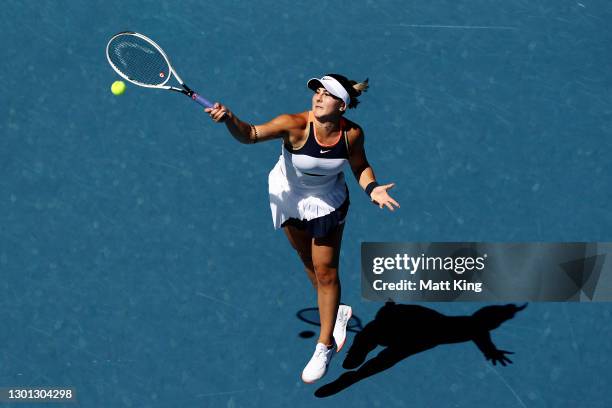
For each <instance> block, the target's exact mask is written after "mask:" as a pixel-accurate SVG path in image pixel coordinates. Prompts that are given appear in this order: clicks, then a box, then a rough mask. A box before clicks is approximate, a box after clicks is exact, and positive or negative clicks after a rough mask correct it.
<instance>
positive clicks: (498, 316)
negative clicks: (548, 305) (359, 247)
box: [314, 302, 527, 398]
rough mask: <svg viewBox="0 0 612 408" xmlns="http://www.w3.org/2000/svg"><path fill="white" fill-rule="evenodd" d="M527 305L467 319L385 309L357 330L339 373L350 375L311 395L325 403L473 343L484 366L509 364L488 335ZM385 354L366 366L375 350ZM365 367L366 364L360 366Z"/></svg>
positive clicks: (496, 309) (411, 307)
mask: <svg viewBox="0 0 612 408" xmlns="http://www.w3.org/2000/svg"><path fill="white" fill-rule="evenodd" d="M525 307H527V304H524V305H522V306H516V305H514V304H508V305H503V306H486V307H483V308H481V309H479V310H477V311H476V312H475V313H473V314H472V315H469V316H446V315H444V314H442V313H439V312H437V311H435V310H433V309H429V308H426V307H423V306H417V305H401V304H395V303H392V302H389V303H386V304H385V305H384V306H383V307H382V308H381V309H380V310H379V311H378V312H377V314H376V317H375V318H374V320H372V321H371V322H369V323H368V324H366V326H365V327H364V328H363V329H362V330H360V331H359V332H358V333H357V335H356V336H355V338H354V340H353V344H352V345H351V346H350V348H349V350H348V352H347V354H346V357H345V359H344V362H343V363H342V367H343V368H345V369H347V370H351V371H347V372H345V373H343V374H342V375H340V377H338V378H337V379H336V380H334V381H332V382H330V383H328V384H325V385H323V386H322V387H320V388H319V389H317V390H316V391H315V393H314V394H315V396H316V397H319V398H325V397H329V396H332V395H335V394H337V393H339V392H341V391H342V390H345V389H347V388H348V387H350V386H351V385H353V384H355V383H357V382H359V381H361V380H363V379H365V378H368V377H371V376H373V375H376V374H378V373H380V372H382V371H384V370H387V369H389V368H391V367H393V366H394V365H396V364H397V363H399V362H400V361H402V360H404V359H405V358H407V357H410V356H412V355H415V354H417V353H421V352H423V351H426V350H429V349H431V348H434V347H436V346H438V345H442V344H453V343H462V342H467V341H473V342H474V343H476V346H477V347H478V348H479V349H480V351H481V352H482V353H483V355H484V357H485V358H486V359H487V360H490V361H491V362H492V363H493V364H494V365H495V364H497V363H500V364H501V365H503V366H506V365H507V364H510V363H512V361H511V360H510V359H509V358H508V357H507V354H513V353H512V352H510V351H506V350H499V349H498V348H497V347H496V346H495V344H493V342H492V340H491V336H490V331H491V330H494V329H496V328H498V327H499V326H500V325H501V324H502V323H504V322H505V321H507V320H510V319H512V318H513V317H514V315H515V314H516V313H518V312H519V311H521V310H523V309H525ZM378 346H382V347H384V349H383V350H382V351H381V352H379V353H378V354H377V355H376V356H374V357H372V358H371V359H370V360H368V361H366V358H367V355H368V354H369V353H370V352H371V351H373V350H374V349H375V348H376V347H378ZM364 362H365V363H364Z"/></svg>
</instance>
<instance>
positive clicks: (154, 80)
mask: <svg viewBox="0 0 612 408" xmlns="http://www.w3.org/2000/svg"><path fill="white" fill-rule="evenodd" d="M106 58H107V59H108V63H109V64H110V66H111V67H112V68H113V69H114V70H115V72H117V73H118V74H119V75H120V76H121V77H122V78H123V79H125V80H126V81H129V82H131V83H133V84H134V85H138V86H144V87H145V88H157V89H168V90H170V91H175V92H181V93H183V94H185V95H187V96H188V97H190V98H191V99H192V100H194V101H195V102H197V103H199V104H200V105H202V106H205V107H207V108H212V106H213V105H212V103H210V102H209V101H208V100H207V99H206V98H204V97H203V96H202V95H199V94H197V93H195V92H194V91H193V90H192V89H190V88H189V87H188V86H187V85H185V83H184V82H183V80H182V79H181V77H180V76H179V75H178V74H177V73H176V71H175V70H174V68H173V67H172V65H171V64H170V60H169V59H168V56H167V55H166V53H165V52H164V50H162V49H161V47H160V46H159V45H157V44H156V43H155V42H154V41H153V40H151V39H150V38H148V37H146V36H144V35H142V34H139V33H135V32H132V31H124V32H121V33H118V34H115V35H114V36H113V37H112V38H111V39H110V41H109V42H108V44H107V45H106ZM172 75H174V78H176V80H177V82H178V83H179V84H180V85H181V87H182V88H177V87H174V86H170V85H167V83H168V81H169V80H170V77H171V76H172Z"/></svg>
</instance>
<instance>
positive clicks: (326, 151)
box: [321, 149, 331, 153]
mask: <svg viewBox="0 0 612 408" xmlns="http://www.w3.org/2000/svg"><path fill="white" fill-rule="evenodd" d="M328 152H331V149H330V150H321V153H328Z"/></svg>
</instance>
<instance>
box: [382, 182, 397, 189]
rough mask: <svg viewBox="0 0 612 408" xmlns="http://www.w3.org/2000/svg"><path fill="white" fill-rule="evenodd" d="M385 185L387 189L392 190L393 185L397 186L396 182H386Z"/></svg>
mask: <svg viewBox="0 0 612 408" xmlns="http://www.w3.org/2000/svg"><path fill="white" fill-rule="evenodd" d="M383 187H384V189H385V190H390V189H392V188H393V187H395V183H389V184H385V185H384V186H383Z"/></svg>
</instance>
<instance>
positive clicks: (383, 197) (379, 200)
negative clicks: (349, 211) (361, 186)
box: [370, 183, 400, 211]
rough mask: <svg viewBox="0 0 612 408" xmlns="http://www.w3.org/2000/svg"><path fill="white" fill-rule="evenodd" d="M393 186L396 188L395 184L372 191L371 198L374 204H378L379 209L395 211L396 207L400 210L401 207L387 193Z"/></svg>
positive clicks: (384, 185) (385, 185)
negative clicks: (384, 208)
mask: <svg viewBox="0 0 612 408" xmlns="http://www.w3.org/2000/svg"><path fill="white" fill-rule="evenodd" d="M393 186H395V183H390V184H383V185H381V186H378V187H376V188H375V189H374V190H372V193H371V194H370V198H371V199H372V201H374V203H376V204H378V207H380V208H383V207H387V208H388V209H389V210H391V211H394V210H395V207H397V208H399V206H400V205H399V204H398V202H397V201H395V200H394V199H393V198H391V196H390V195H389V194H388V193H387V190H390V189H391V188H393ZM393 206H395V207H393Z"/></svg>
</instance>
